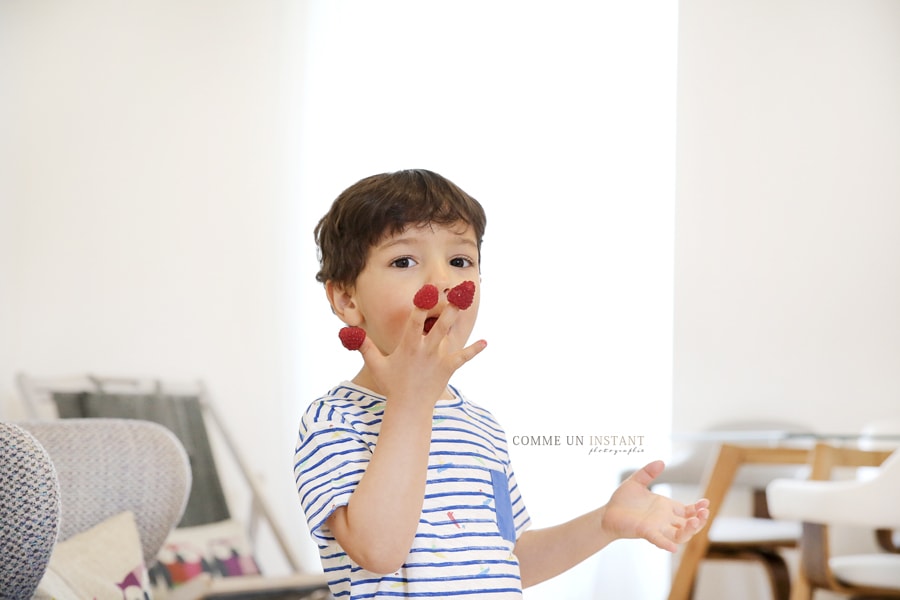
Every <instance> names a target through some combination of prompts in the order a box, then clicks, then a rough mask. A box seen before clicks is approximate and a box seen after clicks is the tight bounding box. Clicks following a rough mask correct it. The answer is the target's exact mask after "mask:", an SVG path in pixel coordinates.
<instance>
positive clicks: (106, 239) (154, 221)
mask: <svg viewBox="0 0 900 600" xmlns="http://www.w3.org/2000/svg"><path fill="white" fill-rule="evenodd" d="M287 4H288V3H285V2H252V3H251V2H242V1H240V0H237V1H233V0H226V1H221V0H192V1H189V2H180V1H171V2H129V3H121V2H115V1H106V0H85V1H82V2H77V3H70V2H65V1H49V2H27V1H24V0H23V1H11V2H3V3H2V4H0V44H2V50H3V52H2V54H0V69H2V87H3V92H2V94H0V98H2V102H3V104H2V105H0V110H2V111H3V112H2V113H0V127H2V131H3V133H4V135H3V138H2V140H0V148H2V155H3V156H5V160H3V161H2V162H3V165H4V166H6V167H8V169H7V170H6V172H5V175H6V176H5V178H4V179H3V180H2V187H0V210H2V213H0V239H2V241H0V244H2V246H0V248H2V250H3V256H2V258H0V267H2V269H0V285H2V291H3V293H2V294H0V315H2V316H0V327H2V331H0V396H2V400H3V405H0V406H3V408H0V414H2V415H3V416H4V417H7V418H15V417H16V416H17V415H21V409H20V407H19V406H17V405H16V404H15V402H14V392H13V374H14V372H15V371H17V370H19V369H25V370H28V371H29V372H31V373H32V374H36V375H61V374H62V375H68V374H75V373H80V372H83V371H93V372H96V373H98V374H102V375H129V374H134V375H147V376H157V375H158V376H161V377H165V378H169V379H185V378H196V377H203V378H204V379H205V380H206V382H207V383H208V384H209V385H210V387H211V392H212V394H213V395H214V397H215V398H216V399H217V400H218V403H219V404H220V405H221V406H222V407H224V409H223V410H222V412H223V417H224V420H225V421H226V423H227V425H229V426H230V427H231V428H232V429H233V430H234V432H235V434H236V437H237V438H238V443H239V444H240V445H241V450H242V451H243V453H244V455H245V457H246V459H247V461H248V462H249V463H250V464H252V465H254V467H255V468H256V469H257V470H258V475H259V476H260V477H261V478H262V479H263V481H264V484H265V487H266V490H267V492H268V493H269V495H270V498H271V500H272V502H273V503H274V504H275V505H276V506H279V508H280V512H281V513H283V514H284V515H285V517H286V518H288V519H289V518H291V517H293V516H294V515H295V514H296V513H297V510H296V508H295V507H296V501H295V498H296V492H295V491H293V482H292V478H291V468H292V465H291V454H292V449H293V446H294V441H295V437H296V434H295V430H296V425H295V423H294V422H291V421H289V420H287V419H285V418H284V414H283V411H285V410H286V409H285V407H284V405H283V403H285V402H286V399H285V397H284V395H283V389H284V388H285V387H286V383H285V378H286V377H287V373H289V370H290V369H291V368H292V365H289V364H286V362H287V357H286V353H285V352H283V349H284V348H285V347H286V345H287V344H286V337H287V335H288V333H287V332H286V330H285V327H284V325H283V323H284V321H285V317H284V315H285V313H286V311H288V310H289V307H288V306H286V293H285V292H284V289H283V286H284V279H283V277H284V269H285V262H286V257H284V252H283V249H284V247H285V244H286V238H287V236H289V235H293V232H290V231H289V230H288V225H287V218H286V217H285V213H286V212H287V211H288V210H289V208H288V205H289V199H288V198H287V196H286V194H285V193H284V191H283V190H284V188H285V187H286V183H285V177H286V174H285V168H286V166H285V164H284V163H285V159H284V154H285V151H284V142H283V138H282V133H281V129H282V127H283V122H282V121H283V119H282V115H284V114H285V112H286V107H285V106H282V105H281V104H280V103H281V102H282V99H283V98H284V94H283V91H284V90H283V87H282V86H283V85H284V77H283V72H282V70H283V69H288V68H289V65H286V64H285V61H286V60H287V58H286V55H285V54H284V47H283V45H284V44H289V43H291V41H292V40H291V39H290V38H288V37H287V36H286V35H285V30H284V19H285V16H286V13H288V11H290V14H291V15H292V19H293V21H292V23H293V24H294V26H295V28H296V27H299V28H300V29H301V30H302V19H299V18H298V13H301V14H299V16H300V17H302V6H303V5H302V4H301V5H299V7H288V6H287ZM295 31H296V30H295ZM300 58H301V57H300V56H298V57H296V58H292V60H298V61H299V60H300ZM232 489H237V488H235V487H233V486H232ZM238 506H240V500H238ZM295 537H296V538H298V539H300V540H303V541H305V538H306V534H305V533H303V532H302V530H301V532H299V533H297V534H295ZM300 543H303V542H300ZM276 564H277V563H276Z"/></svg>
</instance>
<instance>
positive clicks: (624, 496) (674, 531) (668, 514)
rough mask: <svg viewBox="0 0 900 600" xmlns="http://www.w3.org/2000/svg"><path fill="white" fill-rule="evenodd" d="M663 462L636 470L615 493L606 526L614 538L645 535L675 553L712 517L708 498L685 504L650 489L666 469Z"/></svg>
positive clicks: (604, 526) (652, 541) (653, 463)
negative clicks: (679, 546)
mask: <svg viewBox="0 0 900 600" xmlns="http://www.w3.org/2000/svg"><path fill="white" fill-rule="evenodd" d="M664 468H665V465H664V464H663V462H662V461H659V460H657V461H654V462H652V463H650V464H648V465H646V466H645V467H644V468H642V469H640V470H639V471H636V472H634V473H633V474H632V475H631V476H630V477H629V478H628V479H626V480H625V481H624V482H622V484H621V485H620V486H619V488H618V489H617V490H616V491H615V492H614V493H613V495H612V497H611V498H610V500H609V503H608V504H607V505H606V510H605V512H604V515H603V528H604V529H605V530H607V531H608V532H609V533H610V534H612V535H614V536H615V537H621V538H643V539H645V540H647V541H648V542H650V543H652V544H653V545H655V546H657V547H659V548H662V549H663V550H668V551H669V552H675V551H676V550H677V549H678V545H679V544H683V543H685V542H687V541H688V540H689V539H691V538H692V537H693V536H694V534H695V533H697V532H698V531H700V529H702V528H703V526H704V525H706V521H707V520H708V519H709V508H708V507H709V501H708V500H706V499H705V498H704V499H702V500H698V501H697V502H695V503H693V504H682V503H681V502H677V501H675V500H672V499H671V498H666V497H665V496H660V495H659V494H655V493H653V492H651V491H650V489H649V487H650V484H651V483H652V482H653V480H654V479H656V478H657V477H658V476H659V474H660V473H662V472H663V469H664Z"/></svg>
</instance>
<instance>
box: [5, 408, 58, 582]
mask: <svg viewBox="0 0 900 600" xmlns="http://www.w3.org/2000/svg"><path fill="white" fill-rule="evenodd" d="M59 511H60V506H59V482H58V480H57V474H56V469H54V467H53V463H52V461H51V458H50V455H49V454H48V453H47V451H46V450H44V448H43V447H42V446H41V444H40V443H39V442H38V441H37V440H36V439H34V436H32V435H31V434H30V433H28V432H27V431H25V430H24V429H22V428H21V427H19V426H18V425H15V424H12V423H0V598H4V599H5V598H31V596H32V594H34V591H35V590H36V589H37V587H38V584H39V583H40V581H41V577H43V575H44V571H45V570H46V569H47V564H48V563H49V562H50V555H51V554H52V552H53V547H54V546H55V545H56V540H57V536H58V534H59Z"/></svg>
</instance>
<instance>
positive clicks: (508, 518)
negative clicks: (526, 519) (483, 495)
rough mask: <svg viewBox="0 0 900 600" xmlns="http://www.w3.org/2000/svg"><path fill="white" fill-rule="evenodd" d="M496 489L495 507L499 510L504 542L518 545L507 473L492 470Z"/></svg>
mask: <svg viewBox="0 0 900 600" xmlns="http://www.w3.org/2000/svg"><path fill="white" fill-rule="evenodd" d="M491 484H492V485H493V488H494V507H495V508H496V509H497V527H499V529H500V535H501V536H502V537H503V539H504V540H507V541H509V542H512V543H516V525H515V523H513V512H512V502H510V499H509V480H508V479H507V478H506V474H505V473H501V472H500V471H494V470H493V469H492V470H491Z"/></svg>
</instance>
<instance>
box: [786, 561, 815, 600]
mask: <svg viewBox="0 0 900 600" xmlns="http://www.w3.org/2000/svg"><path fill="white" fill-rule="evenodd" d="M812 596H813V590H812V586H811V585H810V584H809V579H807V577H806V574H805V573H804V572H803V568H802V567H801V568H800V572H799V573H797V576H796V577H794V582H793V584H791V600H812Z"/></svg>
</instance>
